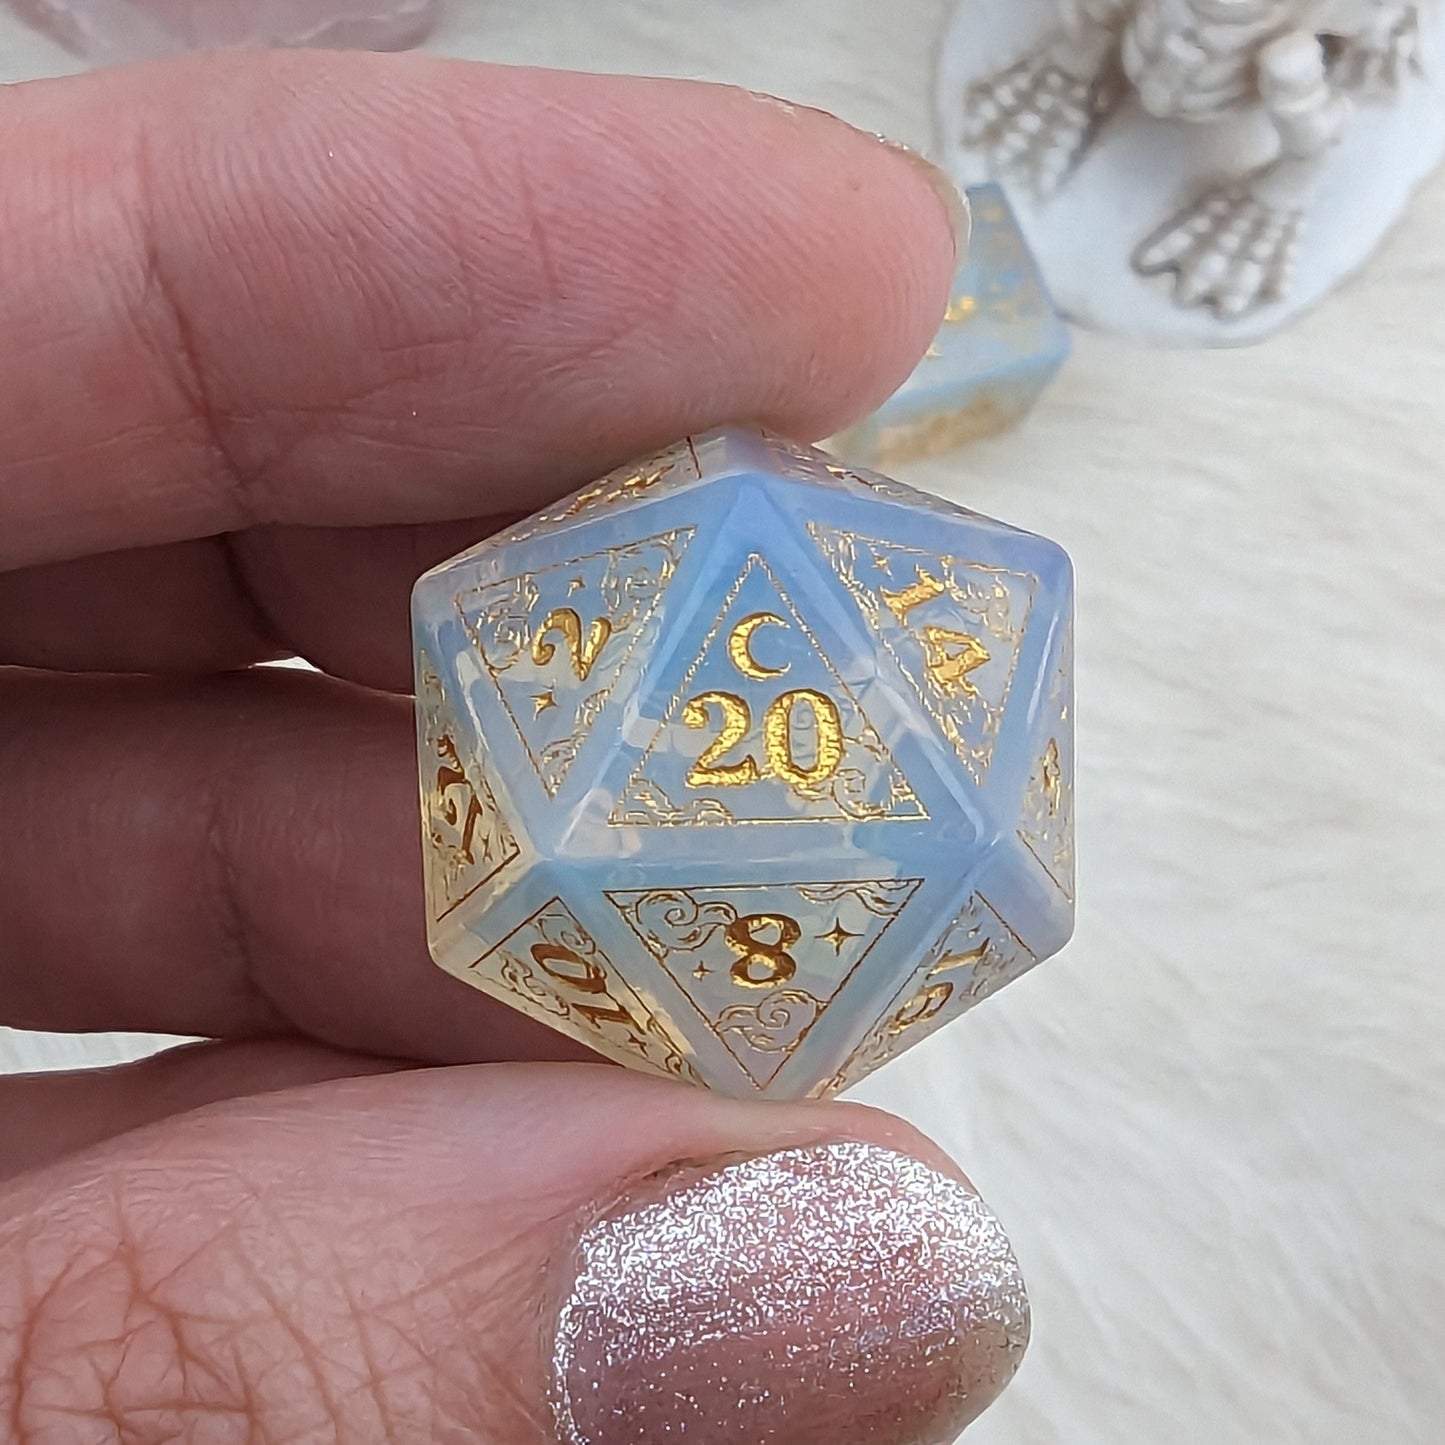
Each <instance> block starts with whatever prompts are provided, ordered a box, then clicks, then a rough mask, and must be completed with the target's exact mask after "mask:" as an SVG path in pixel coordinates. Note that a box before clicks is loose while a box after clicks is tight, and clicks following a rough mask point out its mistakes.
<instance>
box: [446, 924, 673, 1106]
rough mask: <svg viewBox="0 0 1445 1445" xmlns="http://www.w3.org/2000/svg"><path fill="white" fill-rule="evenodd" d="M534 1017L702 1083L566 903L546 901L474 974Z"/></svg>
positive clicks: (609, 1049)
mask: <svg viewBox="0 0 1445 1445" xmlns="http://www.w3.org/2000/svg"><path fill="white" fill-rule="evenodd" d="M467 973H468V974H469V975H470V976H471V977H472V978H473V979H474V980H476V981H477V982H480V983H483V984H484V985H485V986H486V988H487V989H488V991H489V992H494V993H495V992H498V991H504V992H505V994H506V996H507V997H508V998H509V999H511V1000H513V1001H515V1002H516V1004H517V1005H518V1006H519V1007H520V1008H521V1010H522V1011H523V1012H524V1013H526V1014H528V1016H529V1017H532V1018H535V1019H537V1020H539V1021H540V1022H543V1023H548V1024H550V1025H552V1026H553V1027H559V1026H563V1025H565V1026H566V1027H565V1032H567V1033H569V1034H570V1035H571V1036H572V1037H574V1038H577V1039H581V1040H582V1041H584V1042H586V1043H589V1044H591V1045H592V1046H593V1047H595V1048H598V1049H600V1050H602V1052H604V1053H606V1054H608V1055H609V1056H611V1057H613V1058H630V1059H631V1061H632V1062H634V1063H638V1064H641V1065H642V1066H643V1067H644V1068H646V1069H648V1070H649V1071H650V1072H652V1073H656V1074H664V1075H669V1076H671V1077H674V1078H685V1079H688V1080H691V1081H692V1082H694V1083H698V1082H701V1081H700V1079H699V1077H698V1075H697V1072H696V1070H695V1069H694V1068H693V1065H692V1063H691V1062H690V1060H689V1059H688V1057H687V1056H686V1054H685V1052H684V1050H683V1048H682V1046H681V1045H679V1044H678V1043H677V1042H676V1041H675V1040H674V1039H673V1038H672V1036H671V1034H670V1033H669V1032H668V1029H667V1027H666V1026H665V1024H664V1022H663V1020H662V1019H661V1017H660V1016H659V1015H658V1014H657V1013H656V1012H654V1010H653V1009H652V1007H651V1006H650V1005H649V1004H648V1002H647V1001H646V999H645V998H644V997H643V996H642V995H641V994H639V993H638V992H636V991H635V990H634V989H633V988H631V987H630V986H629V985H628V983H627V981H626V980H625V979H623V978H622V977H621V976H620V975H618V974H617V973H616V972H615V970H614V969H613V968H612V965H611V963H610V962H609V961H608V959H607V958H606V957H605V956H604V955H603V953H602V951H601V949H599V948H598V946H597V944H596V942H595V941H594V940H593V939H592V937H591V936H590V935H589V934H588V933H587V931H586V930H585V929H584V928H583V927H582V925H581V924H580V923H579V922H578V921H577V919H576V918H575V917H573V915H572V914H571V913H570V912H569V911H568V909H567V907H566V905H565V904H563V903H562V901H561V899H559V898H554V899H552V900H551V901H550V902H548V903H545V904H544V905H543V906H542V907H541V908H540V909H538V910H537V912H536V913H534V914H533V915H532V916H531V917H530V918H528V919H527V920H526V921H525V922H524V923H522V924H521V925H519V926H518V927H517V928H516V929H514V930H513V931H512V932H511V933H510V934H508V936H507V937H506V938H505V939H503V940H502V942H501V943H499V944H498V945H497V946H496V947H495V948H493V949H490V950H489V951H488V952H487V953H486V954H484V955H483V956H482V957H481V958H479V959H478V960H477V961H476V962H475V963H473V964H472V965H471V967H470V968H469V969H468V970H467Z"/></svg>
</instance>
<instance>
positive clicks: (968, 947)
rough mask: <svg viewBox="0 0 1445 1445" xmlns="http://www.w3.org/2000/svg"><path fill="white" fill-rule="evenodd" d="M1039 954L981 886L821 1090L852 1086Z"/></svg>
mask: <svg viewBox="0 0 1445 1445" xmlns="http://www.w3.org/2000/svg"><path fill="white" fill-rule="evenodd" d="M1037 961H1038V960H1037V959H1036V958H1035V956H1034V954H1033V953H1032V952H1031V951H1030V950H1029V948H1028V946H1027V945H1026V944H1025V943H1024V942H1023V940H1022V939H1021V938H1019V936H1018V934H1017V933H1015V932H1014V930H1013V929H1012V928H1011V927H1010V926H1009V924H1008V923H1007V922H1006V921H1005V919H1004V918H1003V917H1002V915H1001V914H999V912H998V911H997V910H996V909H995V908H994V906H993V904H992V903H990V902H989V900H988V899H987V898H985V897H984V896H983V894H982V893H975V894H974V895H973V897H972V898H970V899H969V901H968V903H967V905H966V906H965V908H964V910H963V912H962V913H960V914H959V916H958V917H957V918H955V919H954V920H953V922H952V923H950V924H949V926H948V927H947V928H946V929H945V930H944V932H943V933H942V935H941V936H940V937H939V938H938V940H937V942H935V944H934V945H933V947H932V948H931V949H929V951H928V958H927V961H926V962H925V963H924V964H923V966H922V967H921V968H920V969H919V970H918V971H917V972H916V973H915V974H914V975H913V977H912V978H910V979H909V980H908V982H907V983H906V984H905V985H904V986H903V988H902V989H900V990H899V992H898V993H897V995H896V996H895V997H894V998H893V1000H892V1002H890V1003H889V1005H888V1007H887V1009H886V1010H885V1011H884V1013H883V1015H882V1017H881V1018H879V1019H878V1020H877V1022H876V1023H874V1025H873V1026H872V1027H871V1028H870V1029H869V1030H868V1032H867V1033H866V1034H865V1035H864V1036H863V1038H862V1039H861V1040H860V1042H859V1043H858V1045H857V1046H856V1047H855V1048H854V1049H853V1051H852V1053H851V1054H849V1056H848V1058H847V1060H846V1061H845V1062H844V1064H843V1067H842V1068H841V1069H839V1070H838V1072H837V1074H835V1075H834V1076H833V1078H831V1079H829V1080H828V1081H827V1082H826V1083H825V1084H822V1085H820V1086H819V1087H818V1088H817V1089H815V1090H814V1091H813V1092H814V1095H815V1096H817V1097H824V1098H826V1097H829V1096H831V1095H833V1094H837V1093H840V1092H842V1090H844V1089H847V1088H851V1087H852V1085H854V1084H856V1083H858V1082H859V1081H860V1080H862V1079H864V1078H866V1077H867V1076H868V1075H869V1074H871V1073H872V1072H873V1071H874V1070H875V1069H879V1068H882V1066H883V1065H884V1064H886V1063H887V1062H888V1061H889V1060H890V1059H894V1058H896V1057H897V1056H898V1055H899V1054H901V1053H903V1052H905V1051H906V1050H908V1049H911V1048H912V1047H913V1046H914V1045H915V1044H921V1043H922V1042H923V1041H924V1039H926V1038H928V1037H929V1036H930V1035H932V1034H935V1033H937V1032H938V1030H939V1029H941V1028H942V1027H943V1026H944V1025H945V1024H948V1023H951V1022H952V1021H953V1020H954V1019H956V1018H958V1017H960V1015H962V1014H965V1013H967V1012H968V1010H969V1009H971V1008H973V1007H974V1006H975V1005H976V1004H979V1003H982V1002H983V1000H984V999H986V998H987V997H988V996H989V995H990V994H993V993H996V992H997V991H998V990H999V989H1001V988H1002V987H1003V986H1004V985H1005V984H1007V983H1011V982H1013V980H1014V979H1016V978H1018V977H1019V975H1020V974H1023V973H1026V972H1027V971H1028V970H1029V969H1030V968H1032V967H1033V966H1034V964H1035V963H1036V962H1037Z"/></svg>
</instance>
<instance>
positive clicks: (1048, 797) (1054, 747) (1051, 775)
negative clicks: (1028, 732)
mask: <svg viewBox="0 0 1445 1445" xmlns="http://www.w3.org/2000/svg"><path fill="white" fill-rule="evenodd" d="M1040 771H1041V772H1042V774H1043V792H1044V801H1045V802H1046V803H1047V804H1048V808H1049V817H1051V818H1057V817H1058V816H1059V804H1060V802H1061V800H1062V797H1063V778H1064V770H1063V768H1062V766H1061V765H1060V763H1059V740H1058V739H1057V738H1050V739H1049V745H1048V747H1047V748H1045V749H1044V760H1043V763H1042V764H1041V765H1040Z"/></svg>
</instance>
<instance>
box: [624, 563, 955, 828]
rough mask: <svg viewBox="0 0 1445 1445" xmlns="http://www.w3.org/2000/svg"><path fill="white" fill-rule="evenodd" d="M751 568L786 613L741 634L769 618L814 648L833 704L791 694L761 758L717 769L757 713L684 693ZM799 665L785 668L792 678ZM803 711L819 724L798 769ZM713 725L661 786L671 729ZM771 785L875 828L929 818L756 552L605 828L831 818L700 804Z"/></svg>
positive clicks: (777, 702)
mask: <svg viewBox="0 0 1445 1445" xmlns="http://www.w3.org/2000/svg"><path fill="white" fill-rule="evenodd" d="M755 569H757V570H760V571H761V572H762V573H763V575H765V576H766V577H767V579H768V582H769V583H770V584H771V586H772V588H773V589H774V591H775V593H776V595H777V598H778V599H779V601H780V602H781V604H782V609H786V615H785V616H784V615H782V609H780V612H779V613H767V614H763V613H755V614H752V615H751V616H750V617H748V618H744V619H743V623H742V624H740V626H745V625H746V624H747V623H748V622H750V621H751V620H752V618H753V617H762V616H767V617H769V618H778V619H779V620H780V621H781V623H782V625H784V626H791V627H796V628H798V630H799V631H800V632H801V633H802V634H803V636H804V637H805V638H806V639H807V641H808V643H809V644H810V646H811V650H812V656H813V659H814V660H815V661H816V663H817V664H820V665H821V668H822V669H823V671H824V672H825V673H826V675H827V678H828V679H829V681H830V683H831V685H832V687H831V689H830V692H832V695H830V693H827V692H823V691H821V690H819V689H815V688H796V689H793V690H791V691H790V692H788V693H784V694H783V695H782V696H780V697H779V698H776V699H774V701H773V702H772V703H771V704H770V705H769V707H768V708H767V710H766V712H765V714H764V717H763V729H762V731H763V737H762V738H761V740H760V741H761V742H762V745H763V746H762V749H761V750H760V753H759V755H758V756H754V755H752V754H749V755H748V756H746V757H744V758H743V759H741V760H738V761H734V762H732V763H731V764H725V765H721V766H720V764H721V760H722V759H723V758H724V757H726V756H727V754H728V753H729V752H730V751H731V750H732V749H734V748H736V747H738V746H739V745H740V744H741V743H743V742H744V741H745V739H746V738H747V737H749V736H750V735H751V734H752V732H753V725H754V713H753V708H752V706H751V705H750V704H749V703H748V702H747V700H746V698H744V697H743V696H742V695H741V694H739V693H737V692H733V691H731V690H727V691H708V692H705V693H700V694H697V695H693V696H689V694H690V693H691V691H692V685H693V681H694V679H695V677H696V676H697V674H698V672H699V670H700V669H701V668H702V667H703V666H704V664H705V663H707V662H708V661H709V659H710V657H711V656H712V649H713V646H714V643H715V642H716V641H717V640H718V639H719V636H720V635H721V634H723V629H724V627H725V626H726V625H727V624H728V618H729V614H730V612H731V610H732V608H733V606H734V605H735V603H736V602H737V599H738V596H739V594H740V593H741V592H742V589H743V587H744V585H745V584H746V583H747V581H748V579H749V578H750V577H751V576H753V574H754V571H755ZM736 631H737V628H732V629H731V630H730V631H728V632H727V634H726V637H727V639H728V643H729V647H728V653H729V660H730V661H732V662H733V664H734V666H735V667H736V666H737V661H738V659H737V658H736V657H735V656H734V655H733V647H732V645H731V643H732V639H733V638H734V636H735V634H736ZM748 660H755V659H752V658H751V651H750V650H749V652H748ZM795 665H796V664H794V663H790V664H789V669H791V668H792V667H794V666H795ZM789 669H784V670H785V671H786V670H789ZM820 680H821V679H820ZM834 689H835V691H833V690H834ZM801 707H808V708H809V709H811V711H812V714H813V721H814V723H815V724H816V728H815V733H816V736H815V738H814V740H813V746H814V753H813V757H812V760H811V763H809V764H808V765H807V766H804V765H802V764H801V763H800V762H799V761H798V759H797V757H796V754H795V752H794V749H793V740H792V726H791V725H792V721H793V716H794V712H795V710H796V709H799V708H801ZM715 708H716V709H719V710H720V713H718V714H715V713H714V712H713V711H712V709H715ZM845 708H846V709H847V712H846V714H845V712H844V709H845ZM845 716H846V718H847V721H846V722H845V720H844V719H845ZM718 721H720V722H721V725H722V727H723V733H722V735H721V736H719V737H718V738H716V739H714V741H713V742H712V743H710V744H709V745H708V747H707V748H706V750H705V751H704V752H703V754H702V756H701V757H700V758H698V759H697V761H696V762H694V763H692V764H691V766H681V765H683V764H685V759H684V758H677V759H676V762H677V764H678V765H679V766H678V772H677V774H676V776H675V779H674V780H668V781H664V779H662V778H659V777H657V776H650V775H649V773H650V771H651V770H650V767H649V764H650V763H651V761H652V759H653V758H654V756H656V755H657V754H658V753H659V752H661V751H663V750H664V749H665V750H666V752H667V753H668V754H669V755H670V758H672V757H676V752H675V750H676V749H677V746H678V745H677V743H676V741H675V740H674V739H673V738H672V737H670V736H668V734H669V732H670V730H671V729H672V728H673V727H674V726H675V725H676V724H677V723H679V722H681V723H682V724H683V725H684V726H686V727H689V728H694V729H701V728H704V727H707V726H709V725H713V726H716V725H718ZM770 739H771V747H770V746H769V743H770ZM880 771H881V777H880V776H879V774H880ZM769 780H777V781H780V782H782V783H783V785H784V787H786V788H787V789H789V791H790V792H791V793H792V794H793V795H794V796H795V797H797V798H800V799H802V800H803V802H804V803H805V804H811V805H813V806H814V808H815V809H816V808H818V807H820V806H821V807H828V806H829V805H830V804H831V805H832V806H833V807H835V808H836V812H834V813H832V814H831V816H833V817H839V818H851V819H855V820H865V819H866V820H870V821H872V820H893V819H906V818H926V817H927V816H928V813H927V810H926V809H925V808H924V806H923V804H922V803H921V802H920V801H919V799H918V797H917V796H916V795H915V794H914V792H913V790H912V788H911V787H910V786H909V784H908V782H907V780H906V779H905V778H904V777H903V775H902V772H901V770H900V769H899V767H898V764H897V762H896V761H895V760H894V758H893V755H892V753H891V752H890V751H889V749H888V748H887V746H886V745H885V744H884V743H883V741H882V739H881V738H880V737H879V736H878V733H877V731H876V730H875V728H874V727H873V725H872V723H871V722H870V721H869V719H868V717H867V715H866V713H864V711H863V708H862V705H861V704H860V702H859V701H858V698H857V697H856V696H855V695H854V694H853V692H852V690H851V689H850V688H849V687H848V685H847V683H845V682H844V681H843V678H842V677H841V676H840V675H839V673H838V671H837V669H836V668H835V667H834V666H833V664H832V663H831V662H830V661H829V660H828V658H827V656H826V654H825V653H824V652H823V650H822V647H821V645H820V643H819V641H818V639H817V637H816V636H815V635H814V633H813V632H812V630H811V629H810V628H809V626H808V624H807V623H806V622H805V621H804V620H803V618H802V616H801V615H800V614H799V613H798V610H797V608H796V607H795V606H794V604H793V603H792V601H791V600H790V599H789V597H788V596H787V594H786V592H784V591H783V589H782V587H781V586H780V584H779V583H778V579H777V578H776V576H774V574H773V572H772V569H771V568H770V567H769V566H768V564H767V562H766V561H764V559H763V558H762V557H760V556H759V555H757V554H756V553H754V554H753V555H752V556H751V557H750V558H749V559H748V563H747V565H746V566H745V567H744V569H743V571H742V572H741V574H740V575H739V576H738V578H737V580H736V581H735V582H734V583H733V585H732V587H731V588H730V589H729V591H728V594H727V597H726V599H725V600H724V602H723V606H722V609H721V611H720V612H719V614H718V617H717V619H716V621H715V622H714V623H713V626H712V628H711V630H710V631H709V632H708V634H707V636H706V638H704V640H703V644H702V648H701V650H700V651H699V653H698V655H697V656H696V657H695V658H694V659H693V662H692V664H691V666H690V667H689V668H688V670H687V674H686V676H685V677H684V678H683V681H682V685H681V687H680V688H679V689H678V691H677V693H676V695H675V696H674V699H673V701H672V704H671V705H670V707H669V708H668V709H667V711H666V713H665V715H664V718H663V721H662V722H661V723H660V724H659V725H658V726H657V728H656V730H655V731H654V733H653V735H652V738H651V740H650V742H649V743H648V745H647V747H646V748H645V749H644V751H643V755H642V758H641V760H640V761H639V762H638V764H637V766H636V768H635V769H634V771H633V773H632V775H631V777H630V778H629V780H628V783H627V786H626V788H625V789H624V790H623V794H622V797H621V798H620V799H619V801H618V803H617V805H616V806H615V808H614V809H613V811H612V813H611V814H610V816H609V818H608V824H609V826H612V827H626V826H629V825H631V824H638V823H642V824H650V825H658V826H665V827H675V826H688V825H702V826H711V825H715V824H719V823H748V824H752V823H795V822H811V821H821V820H825V819H826V818H827V817H828V816H830V815H829V814H824V813H821V812H819V811H813V812H811V813H809V812H807V811H794V810H793V809H792V808H791V807H789V806H787V805H779V804H778V803H776V802H774V801H772V800H771V799H770V800H769V801H768V803H767V806H768V807H769V808H770V812H769V813H768V814H767V815H766V816H757V815H756V814H755V813H754V814H753V815H750V811H751V810H753V809H757V808H758V807H759V804H758V803H756V802H748V803H743V804H740V805H738V806H737V811H736V814H735V813H734V811H733V810H732V808H730V807H729V806H727V805H725V804H724V803H723V801H722V800H721V799H720V798H718V797H712V796H706V795H705V790H706V789H708V788H709V787H712V788H716V787H718V786H719V785H720V786H721V787H725V788H730V789H738V788H741V787H743V786H747V785H751V784H753V783H759V782H766V781H769ZM880 782H881V783H882V784H884V785H885V786H886V788H887V796H886V797H885V798H883V799H881V800H880V799H876V798H875V797H873V796H871V793H872V791H873V790H874V789H875V788H877V787H878V785H879V783H880ZM683 788H687V789H689V790H691V791H692V792H693V793H694V794H698V793H703V794H704V795H703V796H694V797H692V798H690V799H689V800H688V801H686V802H675V801H674V799H673V797H671V796H669V793H670V792H671V793H675V794H680V793H681V790H682V789H683ZM774 792H775V793H776V790H774Z"/></svg>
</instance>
